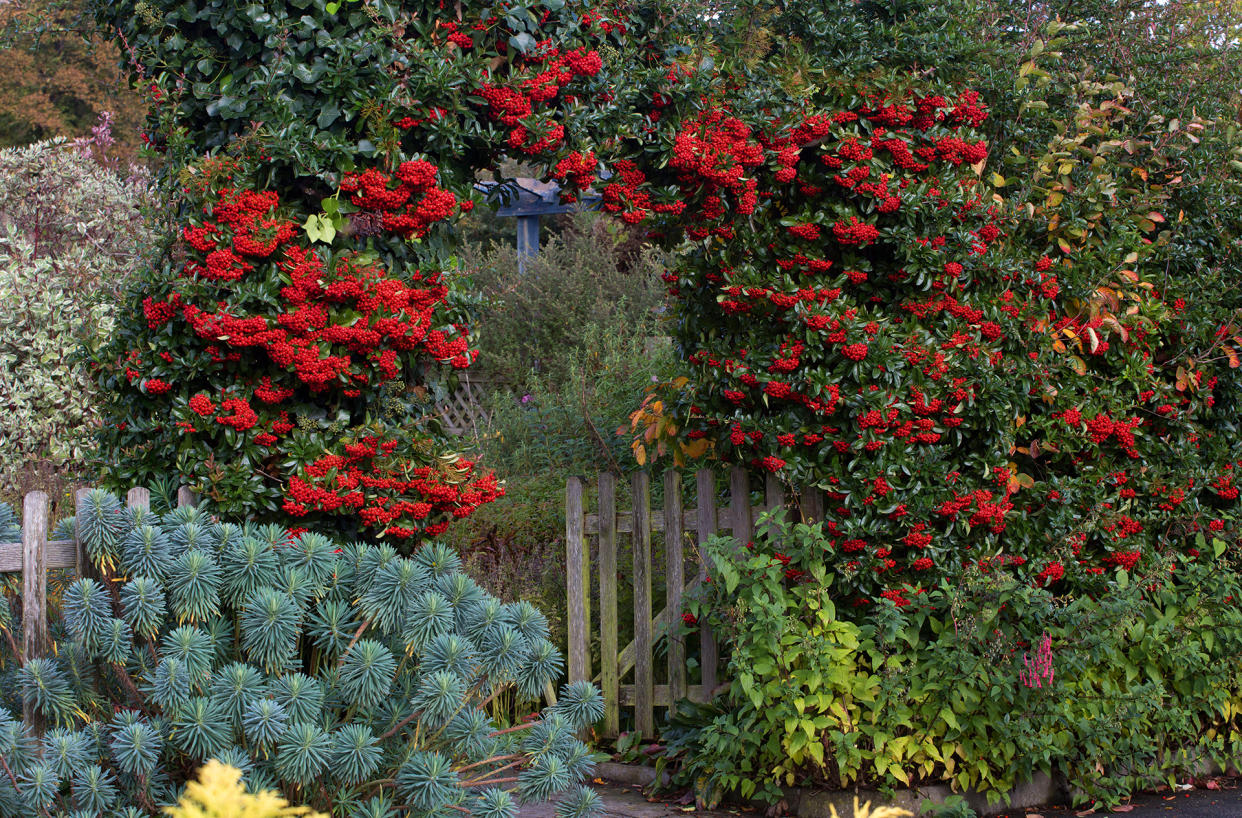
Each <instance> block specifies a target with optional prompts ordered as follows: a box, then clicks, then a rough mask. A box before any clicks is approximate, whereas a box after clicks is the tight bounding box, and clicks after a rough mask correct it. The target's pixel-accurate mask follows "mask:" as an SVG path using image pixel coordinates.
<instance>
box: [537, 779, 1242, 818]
mask: <svg viewBox="0 0 1242 818" xmlns="http://www.w3.org/2000/svg"><path fill="white" fill-rule="evenodd" d="M1220 783H1221V784H1222V785H1223V787H1224V788H1223V789H1220V790H1204V789H1197V790H1192V791H1189V792H1179V793H1176V794H1174V793H1168V792H1165V793H1148V794H1146V795H1140V796H1138V797H1137V798H1135V799H1134V800H1133V801H1132V802H1131V803H1130V804H1127V805H1126V806H1124V807H1122V808H1121V810H1122V811H1119V812H1111V813H1110V812H1107V811H1104V810H1101V811H1100V812H1095V813H1084V812H1083V811H1081V810H1075V809H1073V808H1070V807H1042V808H1039V809H1028V810H1015V811H1013V812H1009V813H1004V814H1002V815H1000V816H997V818H1078V816H1080V815H1082V816H1086V815H1090V818H1096V816H1099V818H1104V816H1109V815H1113V816H1125V818H1242V789H1238V788H1236V784H1235V782H1230V781H1223V782H1220ZM595 788H596V790H597V791H598V792H599V794H600V795H601V796H602V797H603V799H604V815H605V816H607V818H674V816H677V818H681V816H696V818H726V817H728V818H736V817H737V816H744V815H750V816H753V817H754V818H758V816H760V815H762V813H759V812H756V811H754V810H749V811H747V810H739V809H721V810H716V811H699V810H695V809H693V808H691V807H685V806H680V805H678V804H676V803H667V802H663V801H648V800H647V797H646V796H644V795H643V794H642V793H641V792H639V791H638V790H637V789H636V788H627V787H620V786H612V785H605V786H599V785H596V787H595ZM555 814H556V813H555V808H554V807H553V806H552V805H550V804H536V805H532V806H529V807H523V808H522V809H521V810H520V811H519V812H518V818H555ZM843 818H848V817H847V816H843Z"/></svg>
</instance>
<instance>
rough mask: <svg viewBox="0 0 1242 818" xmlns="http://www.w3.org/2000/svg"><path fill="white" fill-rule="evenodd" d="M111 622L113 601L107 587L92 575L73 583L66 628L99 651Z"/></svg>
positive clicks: (89, 649) (67, 598)
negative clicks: (109, 596) (92, 577)
mask: <svg viewBox="0 0 1242 818" xmlns="http://www.w3.org/2000/svg"><path fill="white" fill-rule="evenodd" d="M111 623H112V600H111V599H109V598H108V589H107V588H105V587H104V586H103V585H102V584H100V583H99V582H96V581H95V580H93V579H90V578H89V577H86V578H83V579H79V580H78V581H76V582H74V583H73V584H72V585H70V586H69V591H68V593H66V594H65V627H67V628H68V629H69V635H70V636H72V637H73V638H74V639H75V640H77V641H78V642H80V643H81V644H82V646H83V647H84V648H85V649H86V650H87V652H88V653H91V654H96V653H98V652H99V650H100V646H101V645H102V644H103V641H104V638H105V634H107V633H108V631H109V630H111Z"/></svg>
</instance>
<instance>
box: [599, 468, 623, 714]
mask: <svg viewBox="0 0 1242 818" xmlns="http://www.w3.org/2000/svg"><path fill="white" fill-rule="evenodd" d="M616 524H617V478H616V476H615V475H613V474H611V473H609V472H601V473H600V475H599V653H600V689H601V691H602V692H603V694H604V735H605V736H608V737H612V736H616V735H617V734H618V733H620V731H621V699H620V695H619V693H618V687H619V685H620V683H621V677H620V673H619V671H618V670H617V628H618V624H619V622H618V619H617V530H616Z"/></svg>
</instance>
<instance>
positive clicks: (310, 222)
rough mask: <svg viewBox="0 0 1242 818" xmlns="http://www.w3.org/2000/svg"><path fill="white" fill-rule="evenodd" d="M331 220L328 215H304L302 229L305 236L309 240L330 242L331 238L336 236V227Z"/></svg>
mask: <svg viewBox="0 0 1242 818" xmlns="http://www.w3.org/2000/svg"><path fill="white" fill-rule="evenodd" d="M332 221H333V220H332V218H331V217H330V216H327V215H324V214H322V213H317V214H315V215H313V216H307V217H306V221H305V222H304V223H303V224H302V229H303V230H304V231H306V237H307V238H309V239H310V240H311V241H322V242H323V243H324V244H331V243H332V240H333V239H334V238H336V227H335V226H334V225H333V223H332Z"/></svg>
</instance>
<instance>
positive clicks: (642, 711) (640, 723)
mask: <svg viewBox="0 0 1242 818" xmlns="http://www.w3.org/2000/svg"><path fill="white" fill-rule="evenodd" d="M631 481H632V482H631V485H632V495H633V503H634V537H633V546H634V552H633V553H634V650H635V653H634V728H635V729H636V730H637V731H638V732H639V733H640V734H641V735H643V736H649V737H651V736H654V735H655V710H654V707H655V702H654V701H653V696H654V688H655V668H654V663H653V661H652V659H653V657H652V655H651V644H652V641H651V526H650V525H649V516H648V515H649V514H650V513H651V475H649V474H648V473H647V472H645V471H640V472H635V473H634V475H633V477H632V478H631Z"/></svg>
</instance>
